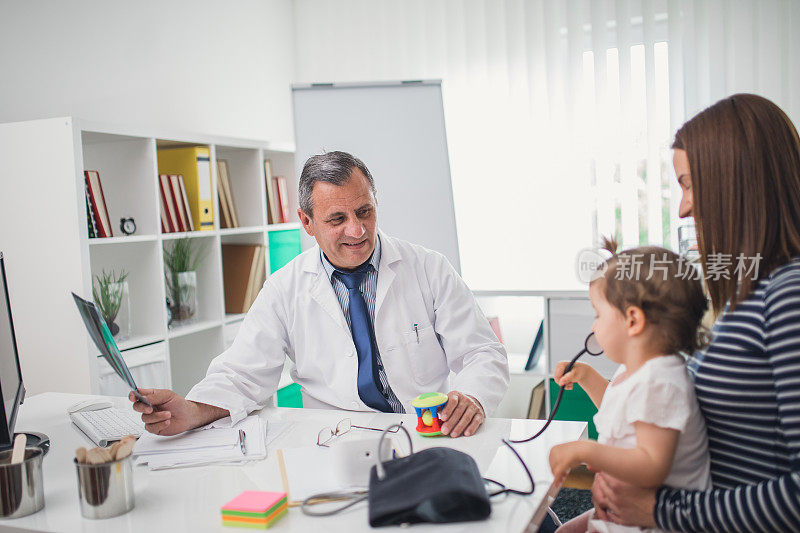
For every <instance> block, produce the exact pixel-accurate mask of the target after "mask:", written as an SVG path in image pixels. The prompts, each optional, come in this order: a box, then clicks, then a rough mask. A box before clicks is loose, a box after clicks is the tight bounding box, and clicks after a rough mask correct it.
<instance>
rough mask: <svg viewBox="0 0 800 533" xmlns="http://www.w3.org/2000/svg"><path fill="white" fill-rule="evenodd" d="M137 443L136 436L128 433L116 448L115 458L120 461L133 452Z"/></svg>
mask: <svg viewBox="0 0 800 533" xmlns="http://www.w3.org/2000/svg"><path fill="white" fill-rule="evenodd" d="M134 444H136V438H134V437H133V436H132V435H128V436H127V437H123V439H122V440H121V441H119V448H117V449H116V455H115V456H114V459H115V460H116V461H119V460H120V459H123V458H125V457H127V456H129V455H130V454H131V452H133V445H134Z"/></svg>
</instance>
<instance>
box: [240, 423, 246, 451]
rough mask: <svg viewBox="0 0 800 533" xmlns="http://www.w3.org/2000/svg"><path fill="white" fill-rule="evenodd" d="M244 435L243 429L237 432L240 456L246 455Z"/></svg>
mask: <svg viewBox="0 0 800 533" xmlns="http://www.w3.org/2000/svg"><path fill="white" fill-rule="evenodd" d="M244 438H245V433H244V430H243V429H240V430H239V447H240V448H241V449H242V455H247V447H246V446H245V445H244Z"/></svg>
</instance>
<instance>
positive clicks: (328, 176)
mask: <svg viewBox="0 0 800 533" xmlns="http://www.w3.org/2000/svg"><path fill="white" fill-rule="evenodd" d="M354 168H357V169H358V170H360V171H361V173H362V174H364V176H365V177H366V178H367V181H369V188H370V190H372V195H373V196H375V194H376V191H375V181H374V180H373V179H372V174H370V173H369V170H368V169H367V166H366V165H365V164H364V163H363V161H361V160H360V159H359V158H357V157H355V156H353V155H351V154H348V153H347V152H326V153H324V154H320V155H315V156H311V157H309V158H308V161H306V164H305V165H304V166H303V173H302V174H300V186H299V188H298V194H297V199H298V204H300V209H302V210H303V212H304V213H305V214H306V215H308V216H309V217H311V218H313V215H312V211H313V209H314V205H313V203H312V202H311V192H312V191H313V190H314V184H315V183H316V182H318V181H324V182H326V183H332V184H333V185H337V186H340V187H341V186H342V185H344V184H345V183H347V180H349V179H350V174H351V173H352V172H353V169H354Z"/></svg>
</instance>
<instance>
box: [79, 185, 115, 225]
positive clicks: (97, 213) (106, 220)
mask: <svg viewBox="0 0 800 533" xmlns="http://www.w3.org/2000/svg"><path fill="white" fill-rule="evenodd" d="M83 175H84V178H85V179H86V188H87V189H88V191H89V203H90V204H91V208H92V212H93V213H94V217H95V221H96V222H97V229H98V233H97V234H96V236H97V237H113V236H114V231H113V230H112V229H111V218H110V217H109V216H108V207H107V205H106V199H105V196H104V195H103V186H102V184H101V183H100V173H99V172H97V171H96V170H84V171H83Z"/></svg>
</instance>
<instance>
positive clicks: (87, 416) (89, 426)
mask: <svg viewBox="0 0 800 533" xmlns="http://www.w3.org/2000/svg"><path fill="white" fill-rule="evenodd" d="M69 417H70V418H71V419H72V422H73V423H74V424H75V425H76V426H78V428H79V429H80V430H81V431H83V432H84V433H85V434H86V436H87V437H89V438H90V439H91V440H92V442H94V443H95V444H97V445H98V446H108V443H109V442H113V441H115V440H120V439H121V438H122V437H124V436H126V435H133V436H134V437H137V438H138V437H139V436H141V434H142V432H143V431H144V422H142V419H141V418H140V415H139V414H138V413H136V412H134V411H132V410H130V409H116V408H114V407H111V408H108V409H100V410H97V411H78V412H75V413H70V415H69Z"/></svg>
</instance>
